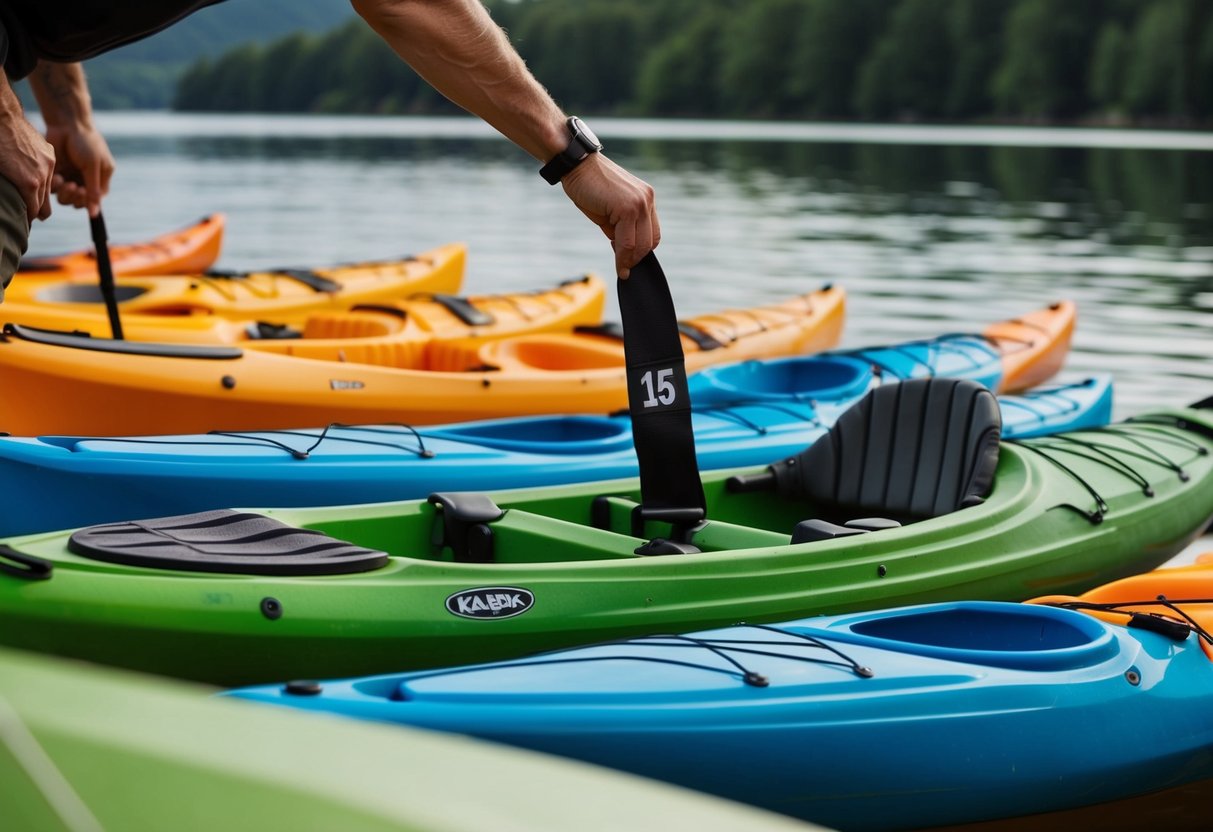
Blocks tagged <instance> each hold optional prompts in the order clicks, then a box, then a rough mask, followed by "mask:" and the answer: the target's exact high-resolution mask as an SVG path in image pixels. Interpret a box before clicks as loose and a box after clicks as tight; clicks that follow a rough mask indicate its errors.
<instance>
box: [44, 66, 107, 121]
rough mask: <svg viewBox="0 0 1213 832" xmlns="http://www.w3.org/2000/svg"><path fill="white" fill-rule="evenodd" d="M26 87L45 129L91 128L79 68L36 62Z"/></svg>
mask: <svg viewBox="0 0 1213 832" xmlns="http://www.w3.org/2000/svg"><path fill="white" fill-rule="evenodd" d="M29 85H30V89H32V90H33V92H34V97H35V98H36V99H38V109H40V110H41V111H42V118H43V119H44V120H45V121H46V124H47V127H63V126H68V125H76V126H91V125H92V120H93V105H92V99H91V98H90V97H89V93H88V84H87V83H86V82H85V79H84V70H83V69H81V68H80V65H79V64H57V63H51V62H50V61H39V62H38V66H37V67H35V69H34V71H33V72H32V73H30V76H29Z"/></svg>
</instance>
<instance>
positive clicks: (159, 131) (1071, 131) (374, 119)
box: [97, 110, 1213, 151]
mask: <svg viewBox="0 0 1213 832" xmlns="http://www.w3.org/2000/svg"><path fill="white" fill-rule="evenodd" d="M97 119H98V122H99V126H100V128H101V130H102V132H103V133H105V134H107V135H115V136H116V135H131V136H174V135H182V134H190V135H211V136H216V135H231V136H315V137H317V138H325V137H342V136H357V137H386V138H434V137H437V138H466V139H496V138H500V137H499V135H498V134H497V133H496V132H495V131H494V130H493V129H492V128H491V127H489V126H488V125H487V124H485V123H484V122H482V121H480V120H479V119H476V118H473V117H471V116H382V115H345V114H340V115H338V114H333V115H330V114H296V113H246V112H239V113H188V112H178V111H172V110H99V111H97ZM594 128H595V130H596V132H598V133H599V134H600V135H602V136H603V137H604V138H606V139H612V138H615V139H665V140H673V141H708V142H712V141H740V140H744V141H774V142H851V143H860V144H907V145H913V144H920V145H970V146H983V147H988V146H999V145H1002V146H1016V147H1079V148H1081V147H1088V148H1127V149H1146V150H1151V149H1152V150H1189V151H1208V150H1213V132H1209V131H1200V130H1190V129H1189V130H1181V129H1158V128H1145V127H1113V126H1092V125H1057V124H1032V125H1028V124H1022V123H1021V124H991V123H982V124H975V123H967V124H942V123H941V124H926V123H921V122H919V123H906V122H893V123H869V122H858V121H852V122H844V121H836V122H824V121H823V122H810V121H803V122H801V121H758V120H725V119H683V118H669V119H655V118H654V119H650V118H644V119H639V118H611V117H594Z"/></svg>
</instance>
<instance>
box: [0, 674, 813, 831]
mask: <svg viewBox="0 0 1213 832" xmlns="http://www.w3.org/2000/svg"><path fill="white" fill-rule="evenodd" d="M207 692H208V691H207V690H206V689H205V688H195V687H193V686H189V685H184V684H181V683H170V682H166V681H164V680H160V679H154V678H152V677H145V676H139V675H134V674H128V673H122V672H118V671H114V670H109V669H102V668H97V667H95V666H91V665H86V664H80V663H75V662H67V661H63V660H54V659H49V658H47V657H42V656H35V655H33V654H28V653H20V652H15V651H7V650H6V651H0V782H2V783H3V787H0V829H4V830H11V831H12V832H18V831H19V832H99V830H109V832H164V830H174V832H214V831H215V830H224V832H245V831H246V830H247V832H266V830H292V832H387V830H397V832H400V830H419V831H420V830H425V831H426V832H483V831H484V830H490V829H491V830H501V832H510V831H511V830H517V831H518V832H524V831H525V832H531V831H532V830H551V831H552V832H566V830H572V829H576V830H603V832H607V830H610V832H614V830H619V829H628V830H650V831H651V832H668V830H670V829H679V828H691V829H702V830H720V832H725V831H726V830H729V832H731V831H732V830H737V829H747V830H755V832H759V830H763V831H764V832H765V830H771V832H775V830H788V832H791V830H796V829H801V830H803V829H806V828H809V827H806V826H804V825H803V824H800V823H796V822H794V821H791V820H788V819H785V818H782V817H780V816H777V815H769V814H766V813H764V812H760V811H758V810H751V809H748V808H744V807H742V806H739V805H736V804H733V803H729V802H727V801H723V800H719V799H715V798H709V797H706V796H702V795H699V794H697V793H694V792H690V791H684V790H682V789H676V788H671V787H667V786H664V785H661V784H658V783H655V782H652V781H649V780H644V779H641V778H638V777H632V776H628V775H623V774H618V773H616V772H613V771H608V770H606V769H601V768H597V767H594V766H589V765H585V764H580V763H573V762H570V761H566V760H560V759H557V758H554V757H547V756H545V755H541V754H535V753H530V752H518V751H515V750H513V749H507V748H505V747H502V746H497V745H492V744H489V743H484V742H479V741H476V740H471V739H465V738H462V737H451V736H445V735H439V734H433V733H429V732H424V731H413V730H409V731H404V730H401V731H396V730H392V731H385V730H383V729H382V728H380V727H377V726H370V725H362V724H357V723H355V722H353V721H350V722H346V721H344V720H335V719H328V718H317V717H315V716H311V715H301V714H290V713H279V712H277V711H275V710H273V709H270V708H267V707H264V706H258V705H249V704H248V703H236V702H230V701H223V700H217V699H213V698H210V697H208V696H207Z"/></svg>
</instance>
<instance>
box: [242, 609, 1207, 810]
mask: <svg viewBox="0 0 1213 832" xmlns="http://www.w3.org/2000/svg"><path fill="white" fill-rule="evenodd" d="M1142 617H1144V618H1145V619H1148V620H1145V621H1144V622H1137V621H1135V623H1136V624H1137V627H1136V628H1130V627H1125V626H1120V625H1118V624H1112V623H1105V622H1104V621H1102V620H1100V619H1099V618H1096V617H1093V616H1090V615H1086V614H1083V613H1081V612H1075V611H1073V610H1071V609H1063V608H1059V607H1052V606H1037V605H1029V604H1013V603H1005V602H981V601H973V602H953V603H939V604H931V605H925V606H915V607H902V608H897V609H892V610H884V611H876V612H863V613H854V614H847V615H835V616H824V617H817V618H806V619H802V620H797V621H791V622H787V623H783V624H780V625H777V626H746V625H739V626H736V627H730V628H723V629H717V630H711V631H704V632H696V633H691V634H688V635H677V636H674V635H671V636H664V635H657V636H652V637H647V638H638V639H629V640H626V641H619V642H613V643H609V644H600V645H595V646H591V647H583V648H578V649H573V650H566V651H560V652H554V653H545V654H540V655H537V656H532V657H530V658H526V659H521V660H516V661H511V662H502V663H497V664H489V665H479V666H463V667H455V668H450V669H446V670H437V671H432V670H431V671H423V672H414V673H409V674H397V675H390V676H376V677H366V678H362V679H358V680H346V681H325V682H320V683H317V682H315V681H310V682H309V681H297V682H292V683H289V684H286V685H274V686H265V687H256V688H245V689H239V690H235V691H230V692H229V694H228V695H233V696H238V697H243V698H246V699H253V700H259V701H263V702H268V703H273V704H278V705H288V706H291V707H295V708H301V709H307V710H312V711H326V712H336V713H340V714H344V715H347V716H351V717H360V718H365V719H372V720H379V721H384V722H395V723H402V724H408V725H412V726H419V727H424V728H427V729H435V730H440V731H448V732H454V733H464V734H469V735H473V736H476V737H480V738H485V739H491V740H495V741H500V742H503V743H508V744H511V745H516V746H521V747H525V748H531V749H537V750H540V751H545V752H550V753H555V754H560V755H564V756H567V757H572V758H577V759H581V760H586V761H590V762H594V763H598V764H602V765H607V766H611V767H614V768H618V769H622V770H626V771H630V772H634V773H638V774H642V775H646V776H649V777H653V778H657V779H661V780H666V781H669V782H672V783H677V784H680V785H684V786H689V787H691V788H694V789H698V790H700V791H704V792H707V793H710V794H715V795H720V796H725V797H728V798H731V799H734V800H739V801H743V802H747V803H751V804H754V805H757V806H761V807H765V808H767V809H773V810H775V811H778V812H782V813H785V814H789V815H793V816H796V817H799V818H803V819H806V820H811V821H814V822H816V823H820V824H823V825H825V826H827V827H829V828H833V829H839V830H868V829H871V830H876V829H880V830H886V829H915V828H920V827H927V826H936V825H945V824H946V825H950V824H961V823H970V822H977V821H983V820H992V819H996V818H1010V817H1020V816H1024V815H1029V814H1035V813H1044V812H1054V811H1060V810H1065V809H1071V808H1075V807H1080V806H1090V805H1093V804H1099V803H1104V802H1107V801H1113V800H1119V799H1123V798H1127V797H1130V796H1135V795H1142V794H1145V793H1149V792H1153V791H1157V790H1161V789H1165V788H1169V787H1172V786H1177V785H1180V784H1184V783H1188V782H1191V781H1195V780H1197V779H1202V778H1208V777H1210V776H1213V755H1210V753H1209V749H1210V748H1213V708H1210V707H1209V704H1210V702H1211V701H1213V666H1211V665H1210V659H1209V657H1208V656H1206V655H1205V653H1204V651H1203V650H1202V648H1201V646H1200V642H1201V637H1204V636H1201V634H1200V633H1195V634H1194V633H1192V632H1191V630H1190V628H1189V626H1188V625H1187V624H1185V623H1183V622H1180V621H1178V620H1176V619H1160V618H1156V617H1154V616H1136V617H1135V619H1136V618H1142ZM1143 625H1144V628H1143ZM1198 636H1200V637H1198ZM1023 828H1032V826H1031V820H1030V819H1029V820H1028V822H1027V825H1026V826H1024V827H1023ZM1078 828H1084V827H1081V826H1080V827H1078Z"/></svg>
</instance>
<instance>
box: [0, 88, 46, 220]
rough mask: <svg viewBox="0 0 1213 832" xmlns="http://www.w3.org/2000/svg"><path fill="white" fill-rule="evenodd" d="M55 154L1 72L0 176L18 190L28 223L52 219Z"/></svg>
mask: <svg viewBox="0 0 1213 832" xmlns="http://www.w3.org/2000/svg"><path fill="white" fill-rule="evenodd" d="M54 170H55V151H54V149H53V148H52V147H51V146H50V145H49V144H48V143H47V142H46V140H45V139H44V138H42V135H41V134H40V133H39V132H38V131H37V130H36V129H34V125H32V124H30V123H29V120H28V119H27V118H26V117H25V111H24V110H23V109H22V108H21V102H20V101H19V100H18V99H17V94H16V93H14V92H13V89H12V87H10V86H9V83H8V77H7V76H6V75H5V74H4V72H2V71H0V176H3V177H5V178H6V179H8V180H9V181H10V182H12V183H13V185H14V186H15V187H16V188H17V191H18V192H19V193H20V194H21V198H22V199H23V200H24V201H25V211H26V213H27V214H28V217H29V221H30V222H31V223H32V222H33V221H34V220H36V219H38V220H44V219H46V218H47V217H49V216H50V215H51V199H50V197H51V176H52V174H53V173H54Z"/></svg>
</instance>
